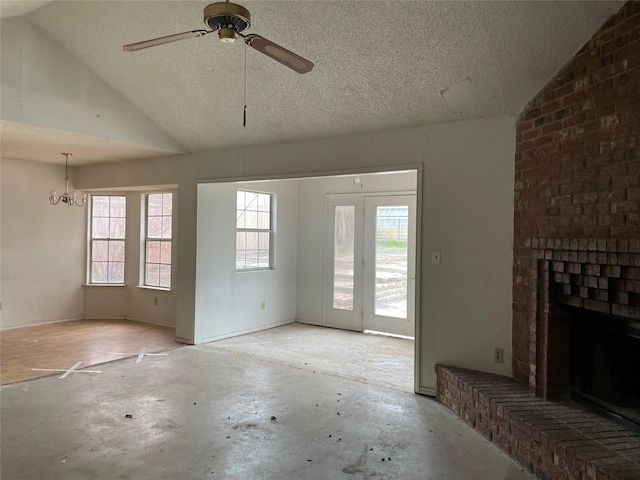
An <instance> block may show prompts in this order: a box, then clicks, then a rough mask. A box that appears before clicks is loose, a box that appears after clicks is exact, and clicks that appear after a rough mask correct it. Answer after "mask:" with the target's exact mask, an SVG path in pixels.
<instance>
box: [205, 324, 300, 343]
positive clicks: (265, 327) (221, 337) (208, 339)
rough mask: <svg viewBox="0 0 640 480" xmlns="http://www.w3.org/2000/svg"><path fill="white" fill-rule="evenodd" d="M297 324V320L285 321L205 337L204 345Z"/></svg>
mask: <svg viewBox="0 0 640 480" xmlns="http://www.w3.org/2000/svg"><path fill="white" fill-rule="evenodd" d="M292 323H296V321H295V320H284V321H281V322H276V323H270V324H268V325H263V326H261V327H255V328H249V329H247V330H238V331H237V332H232V333H225V334H224V335H216V336H214V337H205V338H203V339H202V343H209V342H215V341H217V340H224V339H225V338H231V337H238V336H240V335H247V334H249V333H255V332H261V331H263V330H270V329H272V328H277V327H282V326H284V325H291V324H292Z"/></svg>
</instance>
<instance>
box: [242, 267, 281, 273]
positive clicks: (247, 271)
mask: <svg viewBox="0 0 640 480" xmlns="http://www.w3.org/2000/svg"><path fill="white" fill-rule="evenodd" d="M274 270H275V268H244V269H242V270H237V269H236V273H256V272H273V271H274Z"/></svg>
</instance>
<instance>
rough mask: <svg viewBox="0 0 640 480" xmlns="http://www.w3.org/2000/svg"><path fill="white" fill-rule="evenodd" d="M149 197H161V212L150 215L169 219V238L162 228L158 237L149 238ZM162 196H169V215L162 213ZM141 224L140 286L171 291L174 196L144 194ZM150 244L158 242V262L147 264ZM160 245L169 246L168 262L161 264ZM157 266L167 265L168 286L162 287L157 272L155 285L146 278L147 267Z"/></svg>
mask: <svg viewBox="0 0 640 480" xmlns="http://www.w3.org/2000/svg"><path fill="white" fill-rule="evenodd" d="M150 195H163V199H162V200H163V211H162V213H161V214H160V215H152V217H160V218H162V219H163V220H164V219H166V218H169V221H170V222H171V229H170V232H171V235H170V236H169V237H166V236H164V234H163V232H162V230H163V229H162V228H160V236H150V235H149V196H150ZM164 195H169V196H170V197H171V205H172V209H171V213H169V214H165V213H164ZM142 198H143V212H144V215H143V222H144V226H143V230H144V241H143V248H142V252H141V253H142V254H141V260H142V261H141V262H140V263H141V265H142V275H141V277H142V286H143V287H147V288H153V289H159V290H168V291H170V290H171V285H172V276H173V251H172V248H173V199H174V195H173V193H171V192H149V193H144V194H143V196H142ZM150 242H160V245H159V252H158V255H159V259H158V262H149V243H150ZM162 244H168V245H169V262H168V263H167V262H163V261H162V260H163V258H162ZM150 264H151V265H158V266H159V268H160V267H161V266H162V265H168V266H169V285H168V286H167V285H162V281H161V279H162V276H161V275H160V273H159V272H158V282H157V283H151V282H150V280H149V277H148V272H149V271H148V265H150Z"/></svg>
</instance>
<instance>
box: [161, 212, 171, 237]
mask: <svg viewBox="0 0 640 480" xmlns="http://www.w3.org/2000/svg"><path fill="white" fill-rule="evenodd" d="M162 238H167V239H168V238H171V217H162Z"/></svg>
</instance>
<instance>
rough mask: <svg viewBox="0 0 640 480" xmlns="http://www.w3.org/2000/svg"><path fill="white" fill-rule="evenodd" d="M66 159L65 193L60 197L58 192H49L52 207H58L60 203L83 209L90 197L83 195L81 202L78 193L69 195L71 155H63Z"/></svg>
mask: <svg viewBox="0 0 640 480" xmlns="http://www.w3.org/2000/svg"><path fill="white" fill-rule="evenodd" d="M62 155H64V156H65V157H66V158H65V160H64V193H63V194H62V195H60V196H58V192H56V191H55V190H51V191H50V192H49V202H50V203H51V205H58V204H59V203H60V202H62V203H64V204H65V205H69V206H70V207H72V206H74V205H75V206H77V207H82V206H84V204H85V203H86V202H87V197H88V195H87V194H86V193H83V194H82V195H81V199H80V201H78V194H77V193H76V192H72V193H69V157H70V156H71V153H63V154H62Z"/></svg>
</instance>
